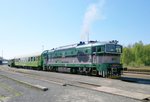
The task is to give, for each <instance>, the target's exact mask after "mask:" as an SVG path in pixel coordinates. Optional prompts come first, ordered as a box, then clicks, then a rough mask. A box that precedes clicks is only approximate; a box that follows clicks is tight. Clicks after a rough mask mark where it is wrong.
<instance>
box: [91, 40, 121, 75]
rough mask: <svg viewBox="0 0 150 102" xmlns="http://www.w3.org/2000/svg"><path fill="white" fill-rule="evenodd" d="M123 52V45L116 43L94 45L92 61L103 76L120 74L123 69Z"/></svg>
mask: <svg viewBox="0 0 150 102" xmlns="http://www.w3.org/2000/svg"><path fill="white" fill-rule="evenodd" d="M121 53H122V46H121V45H118V44H116V43H106V44H102V45H98V46H93V47H92V58H93V60H92V61H93V62H92V63H93V64H95V65H96V68H97V71H98V73H99V75H101V76H103V77H108V76H109V77H112V76H120V75H121V71H122V65H121V64H120V55H121Z"/></svg>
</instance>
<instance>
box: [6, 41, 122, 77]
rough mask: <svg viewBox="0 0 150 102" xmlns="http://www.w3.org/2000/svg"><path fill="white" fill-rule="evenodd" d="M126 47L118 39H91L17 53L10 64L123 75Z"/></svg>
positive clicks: (47, 69)
mask: <svg viewBox="0 0 150 102" xmlns="http://www.w3.org/2000/svg"><path fill="white" fill-rule="evenodd" d="M122 49H123V47H122V46H121V45H120V44H118V41H116V40H113V41H109V42H99V41H89V42H86V43H85V42H82V41H81V42H80V43H77V44H72V45H67V46H61V47H58V48H53V49H51V50H45V51H43V52H42V53H39V54H35V55H29V56H21V57H16V58H13V59H11V60H9V62H8V66H10V67H18V68H32V69H36V70H45V71H54V72H68V73H74V74H85V75H95V76H101V77H119V76H121V74H122V70H123V66H122V64H121V62H120V57H121V53H122Z"/></svg>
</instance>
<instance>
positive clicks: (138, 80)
mask: <svg viewBox="0 0 150 102" xmlns="http://www.w3.org/2000/svg"><path fill="white" fill-rule="evenodd" d="M120 80H122V81H126V82H132V83H138V84H148V85H150V79H142V78H131V77H121V78H120Z"/></svg>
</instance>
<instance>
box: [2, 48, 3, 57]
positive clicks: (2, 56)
mask: <svg viewBox="0 0 150 102" xmlns="http://www.w3.org/2000/svg"><path fill="white" fill-rule="evenodd" d="M2 59H3V50H2Z"/></svg>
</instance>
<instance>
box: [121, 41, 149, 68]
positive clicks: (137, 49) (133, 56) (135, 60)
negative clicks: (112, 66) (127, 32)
mask: <svg viewBox="0 0 150 102" xmlns="http://www.w3.org/2000/svg"><path fill="white" fill-rule="evenodd" d="M121 62H122V63H123V64H124V65H126V66H150V44H147V45H144V44H143V43H142V41H139V42H137V43H135V44H133V45H128V46H127V47H124V48H123V53H122V55H121Z"/></svg>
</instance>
